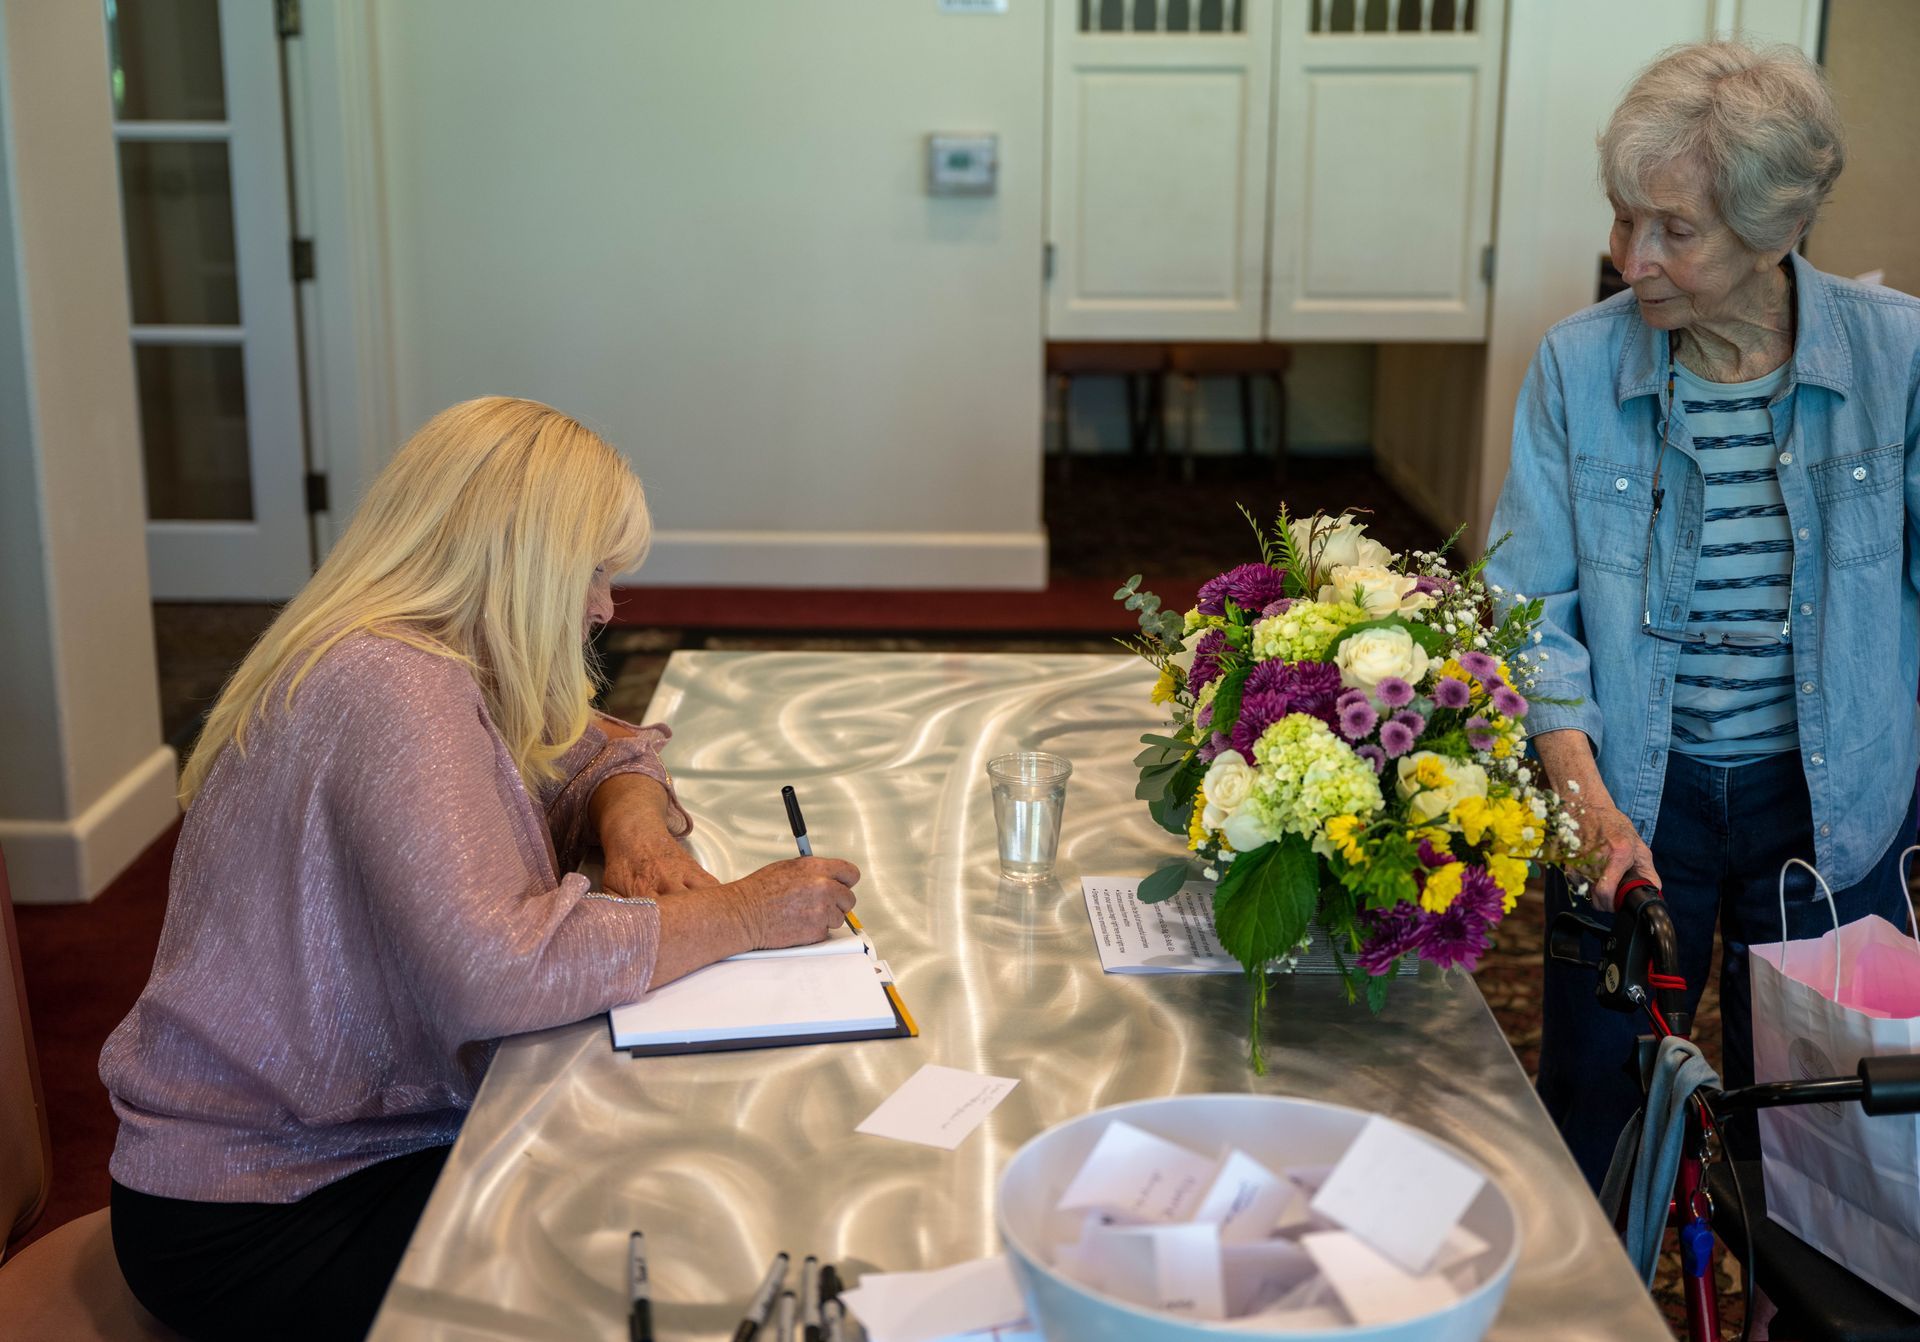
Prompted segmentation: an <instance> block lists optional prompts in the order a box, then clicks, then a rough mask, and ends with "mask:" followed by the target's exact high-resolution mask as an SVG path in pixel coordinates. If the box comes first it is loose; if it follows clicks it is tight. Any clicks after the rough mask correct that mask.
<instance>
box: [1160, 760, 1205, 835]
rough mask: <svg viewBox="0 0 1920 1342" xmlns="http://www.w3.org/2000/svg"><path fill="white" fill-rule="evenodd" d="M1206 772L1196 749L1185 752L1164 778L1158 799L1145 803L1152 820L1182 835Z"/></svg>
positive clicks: (1190, 818) (1191, 818) (1171, 831)
mask: <svg viewBox="0 0 1920 1342" xmlns="http://www.w3.org/2000/svg"><path fill="white" fill-rule="evenodd" d="M1206 776H1207V766H1206V763H1205V762H1204V761H1202V760H1201V758H1200V756H1199V753H1198V752H1195V753H1194V754H1191V755H1189V756H1187V758H1186V759H1185V760H1184V761H1183V762H1182V763H1181V765H1180V767H1179V768H1178V769H1177V770H1175V771H1174V774H1173V776H1172V777H1171V778H1169V779H1168V780H1167V787H1166V791H1165V792H1163V793H1162V794H1161V795H1160V797H1159V798H1158V799H1157V800H1154V801H1150V802H1148V803H1147V812H1148V814H1150V815H1151V816H1152V817H1153V822H1154V824H1156V825H1158V826H1160V828H1161V829H1164V830H1166V831H1167V832H1168V833H1169V834H1177V835H1179V836H1180V837H1181V838H1183V839H1184V838H1185V837H1186V836H1187V826H1188V825H1189V824H1191V823H1192V821H1193V799H1194V794H1195V793H1196V792H1198V791H1199V790H1200V781H1201V780H1202V779H1203V778H1205V777H1206Z"/></svg>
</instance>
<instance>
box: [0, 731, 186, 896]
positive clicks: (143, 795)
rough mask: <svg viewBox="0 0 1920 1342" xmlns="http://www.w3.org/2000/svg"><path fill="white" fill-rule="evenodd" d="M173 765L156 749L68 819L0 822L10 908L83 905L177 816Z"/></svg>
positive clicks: (167, 754)
mask: <svg viewBox="0 0 1920 1342" xmlns="http://www.w3.org/2000/svg"><path fill="white" fill-rule="evenodd" d="M174 778H175V760H174V754H173V751H172V749H171V748H170V747H167V746H161V747H160V748H159V749H158V750H155V751H154V752H153V753H152V754H151V755H149V756H147V757H146V758H145V759H144V760H142V761H140V763H139V764H137V765H135V766H134V767H133V768H132V769H131V770H129V771H128V772H127V773H126V774H125V775H124V776H123V777H122V778H121V779H120V781H119V782H117V783H115V784H114V785H113V786H112V787H110V788H108V789H107V791H106V793H105V795H103V796H102V797H101V798H100V799H99V800H98V801H96V802H94V804H93V805H91V806H89V807H88V808H87V809H86V810H85V811H82V812H81V813H80V814H79V815H77V816H75V817H74V818H73V819H71V820H4V819H0V851H4V852H5V854H6V858H7V884H8V885H9V886H11V887H12V889H13V899H14V902H15V903H16V904H84V903H86V902H87V901H88V900H90V899H92V898H93V897H94V896H95V895H97V894H99V893H100V892H101V891H102V890H104V889H106V888H107V885H108V883H109V882H111V881H112V880H113V878H114V877H116V876H118V875H119V874H120V873H121V872H122V871H123V870H125V869H126V866H127V864H128V863H129V862H131V861H133V859H135V858H136V857H138V856H140V854H141V853H142V852H143V851H144V850H145V849H146V846H147V845H148V844H150V843H152V842H153V841H154V840H155V839H157V838H159V837H160V835H161V834H162V833H164V832H165V830H166V828H167V826H168V825H171V824H172V823H173V822H174V821H175V820H176V819H178V818H179V815H180V803H179V802H178V800H176V798H175V796H174Z"/></svg>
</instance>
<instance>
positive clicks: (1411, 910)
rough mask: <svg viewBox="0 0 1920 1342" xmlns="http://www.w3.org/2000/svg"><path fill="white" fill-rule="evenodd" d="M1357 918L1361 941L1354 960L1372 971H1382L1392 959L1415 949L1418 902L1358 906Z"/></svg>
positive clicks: (1418, 915) (1419, 925) (1417, 937)
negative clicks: (1378, 907)
mask: <svg viewBox="0 0 1920 1342" xmlns="http://www.w3.org/2000/svg"><path fill="white" fill-rule="evenodd" d="M1357 921H1358V922H1359V924H1360V935H1361V937H1362V938H1363V939H1364V943H1365V944H1364V945H1362V946H1361V948H1360V955H1359V958H1358V960H1357V961H1356V963H1357V964H1358V965H1359V966H1360V969H1361V971H1362V972H1363V973H1367V974H1373V975H1380V974H1384V973H1386V972H1387V970H1388V969H1390V968H1392V966H1393V962H1394V961H1395V960H1398V959H1399V958H1400V957H1401V956H1403V955H1405V954H1407V953H1408V952H1409V951H1412V950H1414V949H1416V948H1417V946H1418V944H1419V940H1420V934H1421V931H1422V930H1423V928H1422V922H1423V920H1422V918H1421V916H1420V909H1419V906H1418V905H1415V904H1410V903H1400V904H1394V905H1391V906H1389V907H1387V908H1384V909H1362V910H1361V911H1360V913H1359V915H1358V918H1357Z"/></svg>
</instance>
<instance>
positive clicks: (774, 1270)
mask: <svg viewBox="0 0 1920 1342" xmlns="http://www.w3.org/2000/svg"><path fill="white" fill-rule="evenodd" d="M786 1284H787V1256H786V1254H784V1253H777V1254H775V1255H774V1256H773V1263H772V1264H771V1265H770V1266H769V1267H768V1268H767V1278H766V1280H765V1281H763V1282H761V1283H760V1289H759V1290H758V1291H756V1292H754V1296H753V1300H752V1302H751V1303H749V1304H748V1305H747V1316H746V1317H745V1318H744V1319H742V1320H740V1325H739V1327H737V1328H735V1329H734V1330H733V1342H753V1338H754V1334H756V1333H758V1332H759V1331H760V1330H761V1329H762V1328H764V1327H766V1324H767V1313H768V1311H770V1310H771V1309H772V1308H773V1298H774V1296H776V1295H778V1294H779V1293H780V1288H781V1287H782V1286H784V1285H786Z"/></svg>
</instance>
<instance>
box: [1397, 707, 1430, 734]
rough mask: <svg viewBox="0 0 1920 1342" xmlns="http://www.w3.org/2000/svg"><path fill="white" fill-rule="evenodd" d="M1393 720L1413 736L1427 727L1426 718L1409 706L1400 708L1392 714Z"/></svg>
mask: <svg viewBox="0 0 1920 1342" xmlns="http://www.w3.org/2000/svg"><path fill="white" fill-rule="evenodd" d="M1393 720H1394V721H1395V722H1397V723H1399V724H1400V725H1401V726H1402V727H1405V728H1406V729H1407V730H1408V731H1410V732H1412V733H1413V734H1414V735H1415V736H1418V735H1420V733H1421V732H1424V731H1425V730H1426V729H1427V720H1426V719H1425V718H1423V717H1421V716H1420V715H1419V714H1418V713H1416V712H1414V711H1413V710H1412V709H1411V708H1403V709H1401V710H1400V711H1399V712H1398V713H1395V714H1394V715H1393Z"/></svg>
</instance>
